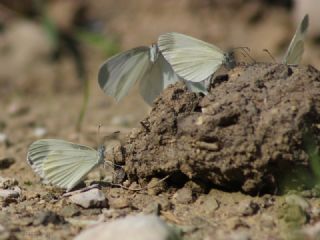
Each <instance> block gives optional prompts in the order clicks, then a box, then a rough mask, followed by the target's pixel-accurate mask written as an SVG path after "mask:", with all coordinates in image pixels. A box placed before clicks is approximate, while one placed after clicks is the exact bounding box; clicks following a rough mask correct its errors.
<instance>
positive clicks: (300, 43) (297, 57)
mask: <svg viewBox="0 0 320 240" xmlns="http://www.w3.org/2000/svg"><path fill="white" fill-rule="evenodd" d="M308 26H309V16H308V14H307V15H305V16H304V18H303V19H302V21H301V23H300V24H299V26H298V28H297V30H296V32H295V34H294V36H293V38H292V40H291V42H290V45H289V47H288V49H287V52H286V54H285V55H284V57H283V60H282V62H283V63H284V64H289V65H296V64H299V63H300V61H301V59H302V55H303V52H304V38H305V36H306V33H307V30H308Z"/></svg>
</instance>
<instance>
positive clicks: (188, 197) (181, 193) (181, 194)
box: [173, 187, 193, 204]
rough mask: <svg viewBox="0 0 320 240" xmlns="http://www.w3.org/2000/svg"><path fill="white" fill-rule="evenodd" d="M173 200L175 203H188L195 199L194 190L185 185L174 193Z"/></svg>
mask: <svg viewBox="0 0 320 240" xmlns="http://www.w3.org/2000/svg"><path fill="white" fill-rule="evenodd" d="M173 201H174V202H175V203H180V204H188V203H191V202H192V201H193V197H192V191H191V189H190V188H187V187H184V188H181V189H179V190H178V191H177V192H176V193H175V194H174V195H173Z"/></svg>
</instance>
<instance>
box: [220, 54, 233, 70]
mask: <svg viewBox="0 0 320 240" xmlns="http://www.w3.org/2000/svg"><path fill="white" fill-rule="evenodd" d="M223 64H224V65H225V66H226V67H227V68H228V69H232V68H234V67H235V66H236V59H235V56H234V52H233V51H231V52H226V53H224V61H223Z"/></svg>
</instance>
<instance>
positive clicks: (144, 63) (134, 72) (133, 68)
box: [98, 44, 206, 106]
mask: <svg viewBox="0 0 320 240" xmlns="http://www.w3.org/2000/svg"><path fill="white" fill-rule="evenodd" d="M177 81H184V80H183V79H181V78H180V77H178V76H177V74H176V73H175V72H174V71H173V69H172V67H171V66H170V64H169V63H168V62H167V61H166V60H165V59H164V57H163V55H162V54H161V52H160V51H159V48H158V46H157V45H156V44H153V45H151V46H150V47H147V46H142V47H137V48H133V49H131V50H128V51H125V52H122V53H119V54H117V55H115V56H113V57H111V58H109V59H108V60H107V61H106V62H104V63H103V64H102V65H101V66H100V69H99V73H98V82H99V86H100V88H101V89H102V90H103V91H104V92H105V93H106V94H107V95H109V96H112V97H114V98H115V99H116V100H117V101H119V100H121V99H122V98H123V97H124V96H126V95H127V94H128V92H129V90H130V89H131V88H132V87H133V86H134V84H135V83H139V91H140V94H141V96H142V97H143V99H144V100H145V102H147V103H148V104H149V105H151V106H152V104H153V101H154V99H155V98H156V97H158V96H159V95H160V93H161V92H162V91H163V90H164V89H165V88H166V87H167V86H168V85H169V84H174V83H176V82H177ZM187 86H188V88H189V89H190V90H191V91H195V92H204V93H205V92H206V90H205V89H204V88H203V87H202V86H201V85H199V84H198V85H193V83H188V84H187Z"/></svg>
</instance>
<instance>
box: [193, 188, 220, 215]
mask: <svg viewBox="0 0 320 240" xmlns="http://www.w3.org/2000/svg"><path fill="white" fill-rule="evenodd" d="M214 194H215V192H214V191H211V192H209V193H208V194H207V195H201V196H200V197H199V198H198V199H197V201H196V204H197V205H198V206H199V211H201V212H203V213H204V214H207V215H210V214H212V213H214V212H215V211H216V210H217V209H218V208H219V202H218V201H217V200H216V198H215V195H214Z"/></svg>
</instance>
